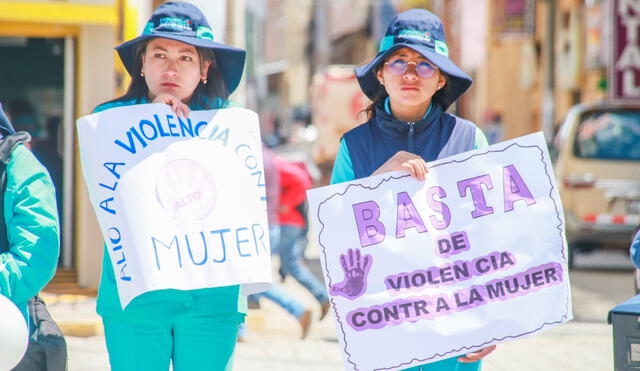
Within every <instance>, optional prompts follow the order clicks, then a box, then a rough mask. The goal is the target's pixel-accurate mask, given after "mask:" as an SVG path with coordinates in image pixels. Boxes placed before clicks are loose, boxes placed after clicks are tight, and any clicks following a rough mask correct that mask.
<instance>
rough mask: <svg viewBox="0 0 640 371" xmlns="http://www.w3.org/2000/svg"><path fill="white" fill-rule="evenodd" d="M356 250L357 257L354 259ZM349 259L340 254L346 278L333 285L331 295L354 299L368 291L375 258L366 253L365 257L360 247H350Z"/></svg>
mask: <svg viewBox="0 0 640 371" xmlns="http://www.w3.org/2000/svg"><path fill="white" fill-rule="evenodd" d="M354 250H355V259H354ZM348 255H349V261H348V262H347V256H346V255H345V254H340V265H342V270H343V271H344V279H343V280H342V282H339V283H337V284H335V285H332V286H331V295H334V296H335V295H342V296H344V297H345V298H347V299H350V300H353V299H356V298H358V297H360V295H362V294H364V292H365V291H367V275H368V274H369V269H370V268H371V264H372V261H373V258H372V257H371V255H365V256H364V259H362V256H361V255H360V249H349V251H348Z"/></svg>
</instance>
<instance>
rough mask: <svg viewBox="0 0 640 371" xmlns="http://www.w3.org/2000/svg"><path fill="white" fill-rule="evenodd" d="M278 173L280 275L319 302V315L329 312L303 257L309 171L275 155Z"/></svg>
mask: <svg viewBox="0 0 640 371" xmlns="http://www.w3.org/2000/svg"><path fill="white" fill-rule="evenodd" d="M275 160H276V165H277V167H278V173H279V174H280V203H279V206H278V223H279V224H280V243H279V244H278V248H277V250H278V254H280V264H281V270H282V272H281V275H283V276H286V275H291V276H292V277H293V278H295V279H296V280H297V281H298V282H299V283H300V284H302V286H304V287H305V288H306V289H307V290H309V292H310V293H311V294H312V295H313V296H314V297H315V298H316V300H317V301H318V303H319V304H320V319H321V320H322V319H323V318H324V317H325V316H326V315H327V313H328V311H329V307H330V303H329V296H328V294H327V292H326V290H325V287H324V284H322V283H321V282H320V281H318V279H317V278H316V277H315V276H314V275H313V274H312V273H311V271H309V268H307V266H306V265H305V264H304V263H303V261H302V252H303V251H304V246H303V245H302V243H306V241H307V240H306V235H305V234H306V232H307V220H306V219H307V218H306V214H305V213H306V211H305V210H304V202H305V199H306V193H305V192H306V191H307V190H308V189H309V188H310V187H311V178H310V177H309V174H308V173H307V172H306V171H305V170H304V169H303V168H302V167H300V166H298V165H296V164H294V163H292V162H289V161H287V160H285V159H283V158H281V157H278V156H276V157H275Z"/></svg>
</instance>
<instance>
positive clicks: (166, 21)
mask: <svg viewBox="0 0 640 371" xmlns="http://www.w3.org/2000/svg"><path fill="white" fill-rule="evenodd" d="M156 37H162V38H165V39H170V40H176V41H181V42H183V43H185V44H189V45H193V46H195V47H198V48H205V49H211V50H212V51H213V53H214V55H215V56H216V66H217V68H219V69H220V74H221V75H222V79H223V80H224V84H225V87H226V88H227V92H228V93H229V94H231V93H233V91H234V90H235V89H236V88H237V87H238V84H239V83H240V79H241V78H242V70H243V69H244V59H245V54H246V53H245V51H244V50H242V49H237V48H233V47H230V46H227V45H224V44H220V43H217V42H215V41H213V32H212V31H211V27H210V26H209V22H207V18H206V17H205V16H204V14H202V12H201V11H200V9H198V8H197V7H196V6H195V5H193V4H190V3H186V2H170V3H164V4H162V5H160V6H159V7H158V8H157V9H156V10H155V11H154V12H153V14H152V15H151V18H149V21H148V22H147V25H146V27H145V28H144V31H142V34H141V35H140V36H138V37H136V38H135V39H132V40H129V41H127V42H125V43H123V44H121V45H119V46H116V50H117V51H118V54H119V55H120V59H121V60H122V63H123V64H124V66H125V67H126V69H127V72H129V75H131V76H135V75H137V74H139V73H140V71H134V70H133V68H134V66H135V63H134V62H135V61H134V58H135V52H136V44H137V43H138V42H140V41H142V40H147V39H153V38H156Z"/></svg>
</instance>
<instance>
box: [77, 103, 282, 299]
mask: <svg viewBox="0 0 640 371" xmlns="http://www.w3.org/2000/svg"><path fill="white" fill-rule="evenodd" d="M77 127H78V141H79V145H80V158H81V162H82V171H83V174H84V178H85V182H86V184H87V188H88V191H89V198H90V200H91V204H92V205H93V207H94V209H95V212H96V215H97V217H98V222H99V224H100V228H101V230H102V233H103V236H104V240H105V243H106V244H107V250H108V251H109V255H110V258H111V262H112V265H113V269H114V273H115V277H116V281H117V286H118V293H119V295H120V302H121V304H122V307H123V308H125V307H126V306H127V304H129V302H130V301H131V300H133V299H134V298H135V297H136V296H138V295H140V294H142V293H144V292H147V291H152V290H159V289H168V288H172V289H180V290H189V289H198V288H205V287H219V286H227V285H235V284H242V287H243V291H244V292H245V293H251V292H258V291H263V290H265V289H267V288H268V287H269V285H270V282H271V259H270V247H269V236H268V226H267V216H266V197H265V187H264V173H263V166H262V151H261V142H260V131H259V125H258V118H257V115H256V114H255V113H254V112H252V111H250V110H246V109H240V108H228V109H220V110H209V111H192V112H191V114H190V115H189V117H188V119H185V118H179V117H177V116H176V114H175V113H174V112H173V111H171V109H170V108H169V106H167V105H164V104H144V105H134V106H128V107H120V108H113V109H109V110H106V111H103V112H100V113H95V114H92V115H89V116H85V117H82V118H80V119H79V120H78V122H77Z"/></svg>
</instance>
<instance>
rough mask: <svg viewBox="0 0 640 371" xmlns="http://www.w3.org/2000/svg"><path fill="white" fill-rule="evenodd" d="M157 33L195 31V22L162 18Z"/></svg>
mask: <svg viewBox="0 0 640 371" xmlns="http://www.w3.org/2000/svg"><path fill="white" fill-rule="evenodd" d="M155 29H156V31H160V30H166V31H178V32H179V31H193V21H192V20H190V19H183V18H175V17H164V18H160V21H159V22H158V25H157V26H156V28H155Z"/></svg>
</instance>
